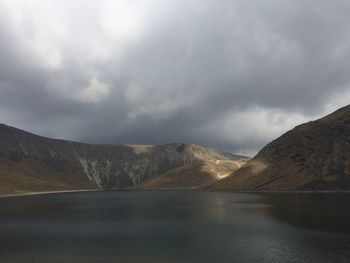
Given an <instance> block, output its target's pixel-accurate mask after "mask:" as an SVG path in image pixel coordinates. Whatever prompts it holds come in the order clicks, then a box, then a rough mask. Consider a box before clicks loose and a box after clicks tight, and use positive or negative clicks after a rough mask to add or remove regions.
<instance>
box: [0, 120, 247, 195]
mask: <svg viewBox="0 0 350 263" xmlns="http://www.w3.org/2000/svg"><path fill="white" fill-rule="evenodd" d="M217 160H219V161H225V162H230V161H232V162H234V163H235V162H239V163H242V162H244V161H245V160H247V158H246V157H244V156H238V155H233V154H230V153H225V152H221V151H217V150H213V149H208V148H204V147H202V146H199V145H194V144H182V143H174V144H167V145H94V144H85V143H78V142H72V141H64V140H56V139H50V138H45V137H42V136H38V135H34V134H31V133H28V132H26V131H23V130H20V129H16V128H13V127H10V126H7V125H4V124H1V125H0V192H1V193H20V192H32V191H53V190H76V189H119V188H130V187H134V186H136V185H138V184H140V183H141V182H143V181H144V180H146V179H148V180H151V179H152V178H155V177H158V176H160V175H162V174H164V173H166V172H169V171H171V170H172V169H176V168H178V167H184V166H185V167H190V166H192V165H193V166H194V167H196V168H197V167H199V166H198V165H200V164H201V163H203V162H207V161H215V162H216V161H217ZM231 168H232V169H231V170H230V172H232V171H234V170H236V169H237V168H238V166H237V165H232V166H231ZM230 172H226V175H229V174H230ZM196 176H197V177H198V180H199V181H201V183H202V184H208V183H212V182H214V181H215V180H214V179H216V180H218V179H219V178H221V177H220V176H219V177H215V176H214V177H213V176H211V175H207V174H206V172H205V171H204V172H203V173H201V174H200V175H196ZM183 186H184V187H186V186H191V187H192V186H193V183H189V184H188V185H186V184H184V185H183ZM145 188H147V187H146V186H145Z"/></svg>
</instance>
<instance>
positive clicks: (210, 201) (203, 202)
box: [0, 190, 350, 263]
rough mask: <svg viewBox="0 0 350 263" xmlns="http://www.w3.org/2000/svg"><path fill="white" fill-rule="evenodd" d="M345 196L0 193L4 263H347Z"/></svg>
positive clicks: (349, 232) (349, 216)
mask: <svg viewBox="0 0 350 263" xmlns="http://www.w3.org/2000/svg"><path fill="white" fill-rule="evenodd" d="M349 202H350V194H243V193H242V194H237V193H229V192H199V191H185V190H182V191H181V190H179V191H125V192H89V193H67V194H51V195H41V196H30V197H13V198H4V199H0V262H10V263H12V262H14V263H16V262H33V263H40V262H68V263H69V262H84V263H85V262H104V263H105V262H152V263H153V262H162V263H167V262H218V263H219V262H298V263H299V262H317V263H319V262H350V227H349V224H350V210H349V208H348V207H349Z"/></svg>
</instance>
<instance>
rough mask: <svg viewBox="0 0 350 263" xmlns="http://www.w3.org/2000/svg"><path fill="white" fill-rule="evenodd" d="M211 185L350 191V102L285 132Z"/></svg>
mask: <svg viewBox="0 0 350 263" xmlns="http://www.w3.org/2000/svg"><path fill="white" fill-rule="evenodd" d="M209 188H211V189H236V190H242V189H243V190H302V191H303V190H309V191H313V190H331V191H332V190H335V191H337V190H350V105H348V106H345V107H342V108H340V109H338V110H336V111H334V112H333V113H331V114H329V115H327V116H325V117H323V118H320V119H317V120H314V121H310V122H307V123H304V124H301V125H298V126H296V127H295V128H294V129H292V130H290V131H288V132H286V133H284V134H283V135H281V136H280V137H278V138H277V139H275V140H273V141H272V142H270V143H269V144H267V145H266V146H265V147H264V148H263V149H261V150H260V151H259V153H258V154H257V155H256V156H255V157H253V158H252V159H251V160H250V161H248V162H247V164H245V165H244V166H243V167H242V168H240V169H239V170H237V171H235V172H233V174H231V175H230V176H228V177H226V178H224V179H222V180H220V181H218V182H215V183H214V184H213V185H211V186H210V187H209Z"/></svg>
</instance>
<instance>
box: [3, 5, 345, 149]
mask: <svg viewBox="0 0 350 263" xmlns="http://www.w3.org/2000/svg"><path fill="white" fill-rule="evenodd" d="M349 14H350V1H349V0H332V1H330V0H306V1H305V0H264V1H261V0H250V1H247V0H161V1H160V0H119V1H118V0H74V1H72V0H0V122H2V123H5V124H9V125H12V126H16V127H19V128H22V129H25V130H29V131H31V132H34V133H37V134H41V135H44V136H49V137H56V138H63V139H71V140H79V141H86V142H93V143H115V144H124V143H142V144H163V143H170V142H187V143H198V144H202V145H204V146H209V147H214V148H221V149H224V150H228V151H232V152H237V153H246V154H247V153H248V154H253V153H255V152H256V151H257V150H259V149H260V148H261V147H262V146H264V145H265V144H266V143H268V142H269V141H270V140H272V139H274V138H276V137H278V136H279V135H281V134H282V133H283V132H285V131H287V130H289V129H291V128H293V127H294V126H296V125H298V124H300V123H302V122H305V121H308V120H311V119H314V118H318V117H320V116H322V115H324V114H327V113H329V112H331V111H333V110H335V109H336V108H338V107H341V106H344V105H346V104H348V103H349V101H350V30H349V26H350V15H349Z"/></svg>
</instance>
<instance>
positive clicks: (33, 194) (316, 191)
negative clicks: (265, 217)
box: [0, 187, 350, 198]
mask: <svg viewBox="0 0 350 263" xmlns="http://www.w3.org/2000/svg"><path fill="white" fill-rule="evenodd" d="M179 190H181V191H198V192H221V193H236V194H336V193H338V194H341V193H342V194H350V191H345V190H344V191H341V190H339V191H334V190H333V191H321V190H319V191H318V190H313V191H310V190H308V191H300V190H259V191H254V190H229V189H226V190H211V189H200V188H189V187H178V188H154V189H140V188H121V189H77V190H62V191H43V192H23V193H14V194H1V193H0V198H10V197H22V196H36V195H50V194H67V193H83V192H126V191H135V192H138V191H150V192H152V191H179Z"/></svg>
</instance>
